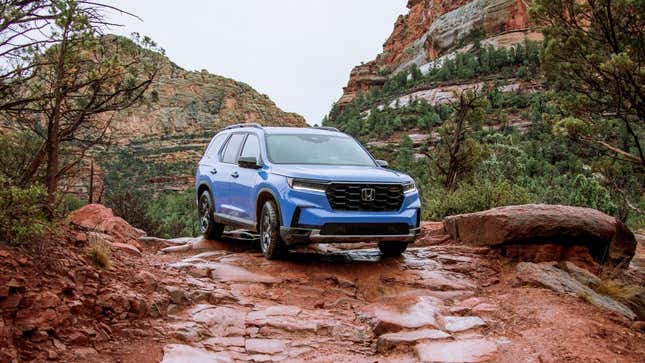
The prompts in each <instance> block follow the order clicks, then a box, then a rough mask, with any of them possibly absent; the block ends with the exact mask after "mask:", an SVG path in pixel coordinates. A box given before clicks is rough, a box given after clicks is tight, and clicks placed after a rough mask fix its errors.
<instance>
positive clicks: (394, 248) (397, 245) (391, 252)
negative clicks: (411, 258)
mask: <svg viewBox="0 0 645 363" xmlns="http://www.w3.org/2000/svg"><path fill="white" fill-rule="evenodd" d="M407 248H408V243H407V242H379V244H378V249H379V250H381V254H382V255H383V256H387V257H396V256H401V254H403V252H405V250H406V249H407Z"/></svg>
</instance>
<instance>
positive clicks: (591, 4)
mask: <svg viewBox="0 0 645 363" xmlns="http://www.w3.org/2000/svg"><path fill="white" fill-rule="evenodd" d="M530 11H531V15H532V16H533V18H534V19H535V20H536V21H537V22H538V24H539V25H541V28H542V32H543V33H544V36H545V46H544V50H543V53H542V63H543V69H544V71H545V73H546V76H547V79H548V80H549V82H550V83H551V84H552V85H553V87H554V88H555V89H556V90H558V91H561V92H563V94H565V95H568V96H569V97H563V98H562V99H563V100H564V101H567V102H563V105H564V108H565V109H566V110H567V111H568V112H569V113H570V114H571V115H572V116H574V117H575V118H566V119H564V120H563V122H561V123H560V125H559V126H560V129H561V130H566V131H567V132H568V134H569V135H570V136H571V137H572V138H574V139H576V140H578V141H581V142H584V143H589V144H592V145H593V146H594V147H599V148H601V149H603V150H604V151H605V152H606V153H608V154H610V155H612V156H614V157H616V158H619V159H621V160H623V161H626V162H632V163H637V164H640V165H641V166H642V167H645V154H644V152H643V147H642V145H641V140H642V138H643V124H644V120H645V72H644V71H643V64H645V32H644V31H643V29H645V4H644V3H643V1H642V0H583V1H580V0H535V1H534V2H533V5H532V7H531V9H530ZM611 118H617V119H619V120H621V122H622V128H623V132H622V134H623V135H625V137H622V138H621V137H613V135H607V134H606V133H603V132H601V130H603V128H604V125H602V124H605V123H607V122H608V120H609V119H611Z"/></svg>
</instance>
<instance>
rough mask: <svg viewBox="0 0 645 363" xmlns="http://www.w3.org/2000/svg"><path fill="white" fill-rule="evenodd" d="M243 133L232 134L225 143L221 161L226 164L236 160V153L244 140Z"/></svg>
mask: <svg viewBox="0 0 645 363" xmlns="http://www.w3.org/2000/svg"><path fill="white" fill-rule="evenodd" d="M245 137H246V135H245V134H233V136H231V138H230V139H229V140H228V142H227V143H226V148H224V153H223V154H222V162H224V163H227V164H234V163H235V162H236V161H237V155H238V154H239V153H240V148H241V147H242V143H243V142H244V138H245Z"/></svg>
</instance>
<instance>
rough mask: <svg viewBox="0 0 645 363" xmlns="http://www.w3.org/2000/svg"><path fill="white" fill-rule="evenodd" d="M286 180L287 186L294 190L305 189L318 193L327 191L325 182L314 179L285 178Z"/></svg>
mask: <svg viewBox="0 0 645 363" xmlns="http://www.w3.org/2000/svg"><path fill="white" fill-rule="evenodd" d="M287 182H288V183H289V187H291V188H292V189H295V190H306V191H310V192H319V193H324V192H326V191H327V184H324V183H321V182H318V181H314V180H302V179H294V178H287Z"/></svg>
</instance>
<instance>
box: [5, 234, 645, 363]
mask: <svg viewBox="0 0 645 363" xmlns="http://www.w3.org/2000/svg"><path fill="white" fill-rule="evenodd" d="M111 225H112V226H113V225H114V224H111ZM117 230H120V231H123V229H121V228H117ZM423 231H424V232H423V235H422V238H421V239H420V240H419V242H418V243H417V244H416V245H415V246H414V247H411V248H409V249H408V251H407V252H406V253H405V254H404V256H402V257H399V258H383V257H381V255H380V254H379V252H378V249H376V248H375V246H373V245H370V244H361V245H347V246H338V245H327V246H324V245H323V246H319V247H315V248H307V249H301V250H297V251H294V252H291V253H289V255H287V256H286V257H285V258H284V259H283V260H280V261H269V260H266V259H265V258H264V257H263V256H262V254H261V253H260V250H259V247H258V245H257V242H256V241H249V240H235V239H225V240H223V241H205V240H201V239H199V238H196V239H182V240H174V241H165V240H160V239H155V238H145V237H144V238H141V239H140V240H139V242H138V243H139V244H140V245H139V248H140V252H139V253H135V252H133V249H131V248H129V247H125V246H123V245H119V244H115V246H114V248H113V259H114V260H115V261H114V263H115V265H114V266H113V267H112V268H111V269H110V271H108V272H98V273H97V275H99V279H100V280H102V281H105V280H106V274H108V275H109V274H112V273H114V274H115V275H113V276H112V277H114V278H116V279H118V280H120V281H121V283H122V284H123V285H124V286H123V287H122V289H121V290H118V289H117V291H115V289H110V290H108V291H107V292H104V291H103V289H101V288H100V287H99V289H98V292H97V294H98V296H97V297H96V298H94V297H92V299H94V300H92V301H94V302H92V303H91V304H93V305H91V306H95V305H98V306H100V308H98V309H97V308H95V309H94V310H93V311H94V313H93V314H95V315H93V316H92V318H91V319H86V320H78V321H76V325H75V326H72V327H68V328H60V329H59V328H56V329H54V328H51V329H53V330H47V328H46V327H45V328H42V327H41V326H39V327H37V328H36V330H35V331H34V330H33V329H32V328H30V329H32V330H25V329H27V328H24V326H25V325H24V324H23V323H21V322H20V320H19V319H18V318H16V319H15V320H14V323H13V324H14V328H15V329H14V330H16V329H18V330H20V331H21V332H22V333H21V334H23V337H22V338H21V339H22V340H20V344H18V345H19V347H21V348H22V353H21V355H20V356H21V357H24V358H25V359H24V360H32V359H34V360H43V361H44V360H52V361H53V360H58V361H62V362H67V361H70V362H97V363H98V362H136V363H147V362H160V361H161V362H164V363H176V362H238V361H239V362H271V361H285V362H299V361H310V362H419V361H427V362H488V361H491V362H563V361H569V362H641V361H642V358H643V356H645V344H643V343H645V334H644V333H643V331H642V326H641V325H642V323H639V322H638V321H636V320H638V319H630V318H628V317H625V316H624V315H623V314H621V313H620V312H614V311H612V310H611V309H612V307H614V306H613V305H610V306H606V305H605V306H602V307H598V306H594V305H592V304H590V303H588V300H590V298H589V297H587V298H581V297H580V296H579V295H578V296H576V294H575V293H572V292H573V290H563V291H561V292H556V291H553V290H554V288H553V287H550V288H545V282H544V281H547V280H544V279H543V280H540V281H541V282H540V283H536V281H535V280H536V277H535V276H537V275H531V274H530V273H526V271H525V272H523V273H519V272H518V271H520V269H519V267H518V266H520V265H523V264H524V265H525V266H527V269H528V270H530V271H533V270H537V271H539V272H540V273H546V272H548V271H551V270H550V269H555V270H557V271H564V270H560V269H558V268H556V266H557V267H560V268H562V269H566V266H565V267H563V263H562V262H561V263H559V264H555V263H554V264H549V263H546V264H545V263H533V262H523V263H520V264H518V263H517V260H516V259H515V258H514V259H511V257H505V256H503V254H502V253H501V252H500V250H499V249H495V248H493V247H490V246H469V245H465V244H463V243H461V242H458V241H455V240H452V239H451V237H450V236H449V235H448V234H446V232H444V225H443V223H424V224H423ZM178 242H181V243H185V245H184V246H183V247H181V246H180V248H177V244H176V243H178ZM132 243H134V242H132ZM169 246H171V247H172V248H171V249H172V250H176V251H174V252H170V253H163V252H162V251H161V250H162V249H164V248H167V247H169ZM540 253H541V254H542V257H544V253H545V252H544V251H542V252H540ZM540 253H538V254H540ZM506 254H508V253H506ZM641 257H642V256H641ZM548 259H549V258H547V260H548ZM535 262H541V261H535ZM565 264H566V263H565ZM570 268H571V269H572V270H569V273H570V275H569V273H567V272H564V274H566V276H576V275H575V274H574V268H573V267H570ZM580 270H582V269H580ZM575 271H577V270H575ZM540 276H541V275H540ZM550 277H551V276H550ZM548 281H550V280H548ZM548 281H547V282H548ZM557 281H560V282H562V281H565V282H566V281H568V280H566V279H564V278H561V279H560V280H557ZM576 281H578V280H576ZM567 283H568V285H567V284H564V283H563V284H564V285H562V286H569V287H570V286H577V285H575V284H576V283H574V282H567ZM52 285H55V284H52ZM87 285H88V284H87V283H85V285H84V286H85V287H84V288H83V289H85V288H87ZM50 289H51V290H52V291H53V293H54V294H56V291H55V289H54V287H50ZM76 289H77V290H80V289H81V288H80V287H78V286H77V287H76ZM28 290H29V288H27V291H28ZM12 291H13V290H12ZM71 295H73V294H71V293H69V292H68V293H67V295H62V297H61V298H60V300H61V301H62V303H63V304H67V305H69V303H71V301H74V299H72V298H71V297H70V296H71ZM86 296H87V295H86ZM0 300H2V298H0ZM609 300H611V299H609ZM4 301H6V300H4ZM133 301H142V302H141V305H146V306H148V307H147V308H143V307H141V306H140V307H135V305H136V304H134V303H133ZM603 301H604V300H603ZM611 301H613V300H611ZM81 302H82V304H85V305H88V304H90V303H89V302H86V301H85V300H81ZM613 302H614V303H616V304H618V305H617V306H620V304H619V303H617V302H615V301H613ZM1 303H2V301H0V304H1ZM75 304H76V303H75ZM45 305H47V304H45ZM55 309H56V310H57V311H58V310H60V307H56V308H55ZM619 311H620V310H619ZM134 312H138V313H136V314H135V313H134ZM31 315H33V316H37V314H36V313H35V312H34V311H33V310H32V311H31ZM72 316H74V315H72ZM72 319H74V318H72ZM6 321H7V320H6V319H5V326H6V324H7V323H6ZM635 321H636V322H635ZM47 322H48V321H47V320H45V323H43V322H40V323H41V324H44V325H47V324H46V323H47ZM60 324H61V326H62V327H64V326H65V323H63V322H61V323H60ZM639 324H640V325H639ZM36 325H37V324H36ZM41 328H42V329H41ZM21 329H22V330H21ZM40 330H44V331H45V334H43V336H41V337H40V338H38V339H35V338H34V337H37V336H39V333H38V332H39V331H40ZM26 331H27V332H28V334H30V335H29V336H24V334H26V333H25V332H26ZM79 331H80V333H79ZM70 332H71V333H70ZM104 332H108V333H107V334H106V333H104ZM14 333H15V332H14ZM73 333H78V334H76V335H73ZM16 334H17V333H16ZM70 334H72V335H70ZM48 335H49V339H50V340H48ZM14 339H15V340H14V341H17V338H14ZM34 339H35V341H34ZM25 350H28V351H27V353H26V355H25ZM30 354H31V355H30ZM29 357H31V358H29ZM27 358H29V359H27ZM8 361H12V360H11V359H9V360H8ZM13 361H16V362H18V361H22V360H15V359H14V360H13Z"/></svg>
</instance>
